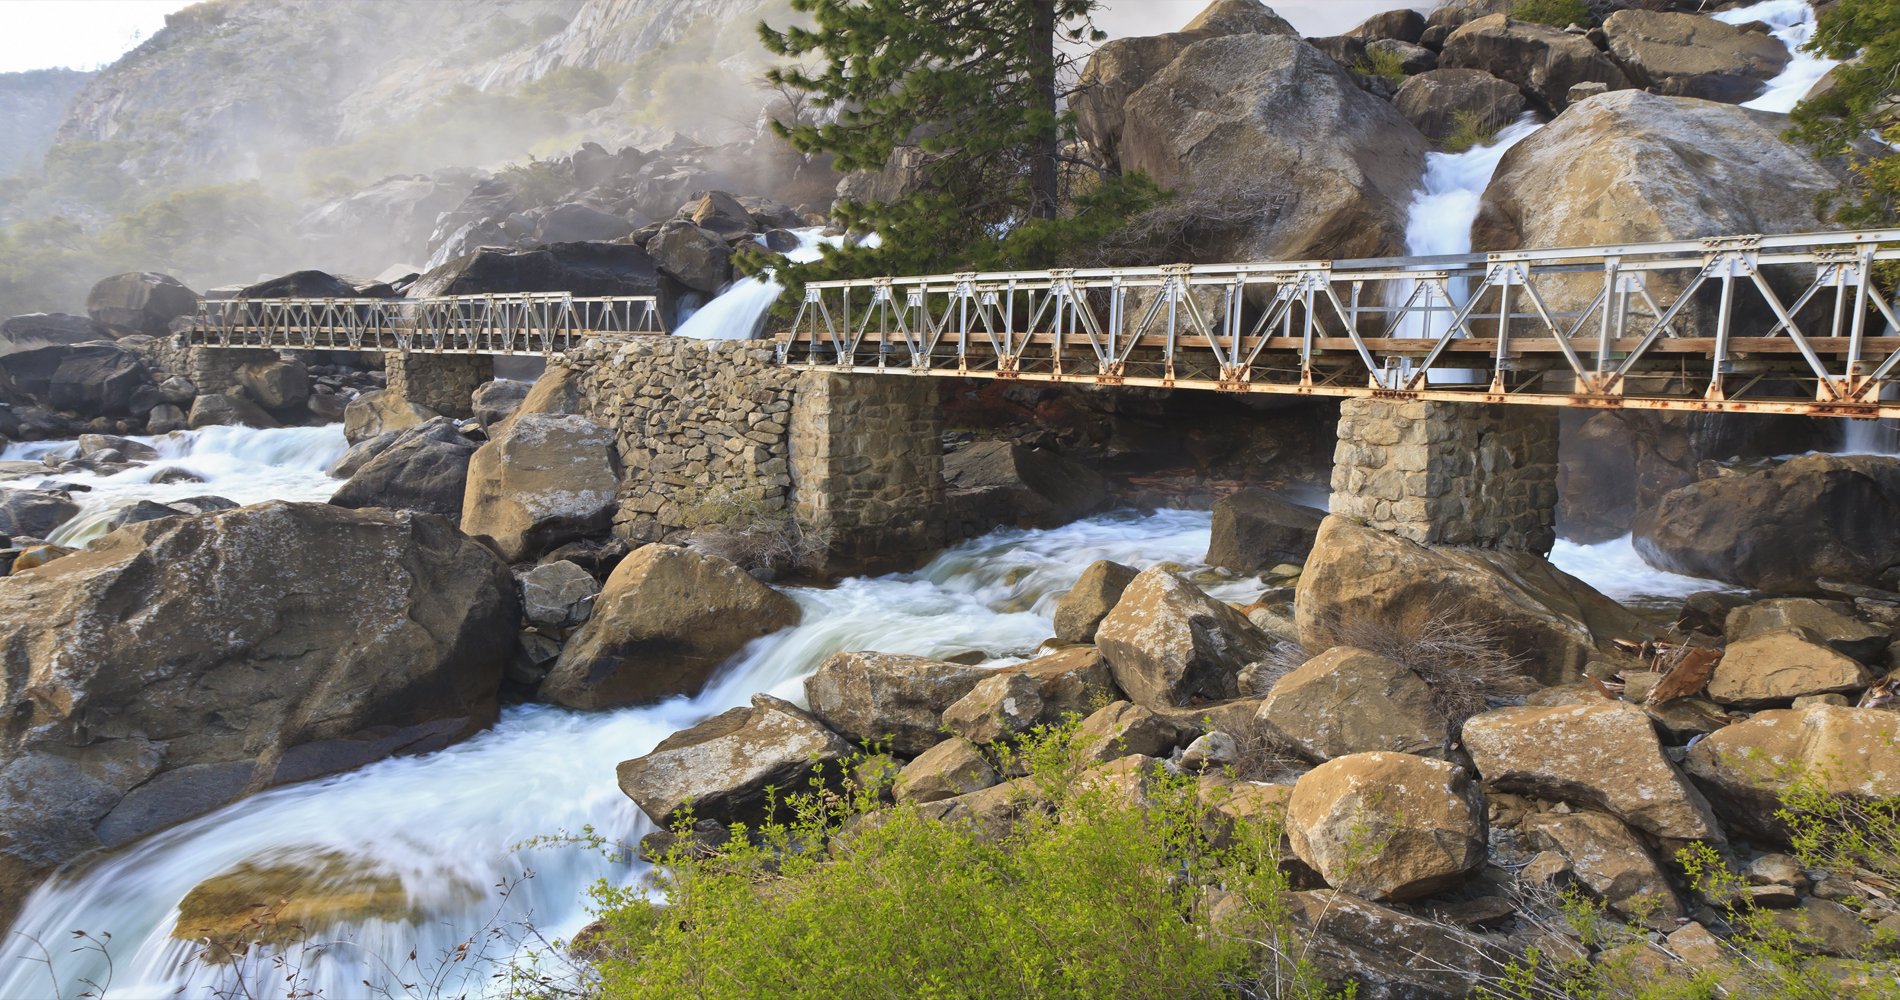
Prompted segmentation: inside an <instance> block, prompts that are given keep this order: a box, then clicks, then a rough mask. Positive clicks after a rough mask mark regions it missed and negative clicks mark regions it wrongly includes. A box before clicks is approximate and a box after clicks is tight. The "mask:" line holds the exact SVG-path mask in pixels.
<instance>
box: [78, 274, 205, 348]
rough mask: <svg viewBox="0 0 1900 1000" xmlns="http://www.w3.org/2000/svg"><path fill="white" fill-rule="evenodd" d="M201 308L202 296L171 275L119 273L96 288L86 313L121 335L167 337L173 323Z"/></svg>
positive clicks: (102, 281) (104, 280)
mask: <svg viewBox="0 0 1900 1000" xmlns="http://www.w3.org/2000/svg"><path fill="white" fill-rule="evenodd" d="M197 308H198V293H197V292H194V291H192V290H191V289H189V288H186V287H185V286H184V285H183V284H182V283H181V282H179V280H178V279H177V278H174V277H172V276H171V275H169V274H156V273H153V272H150V271H145V272H138V271H134V272H128V273H126V274H115V275H113V276H112V277H110V278H105V279H102V280H101V281H100V282H99V283H98V284H96V285H93V286H92V291H91V292H89V293H87V295H86V314H87V315H89V316H91V317H92V319H93V322H96V323H98V324H100V325H101V326H104V327H106V328H107V329H109V330H111V331H112V332H113V333H114V334H116V335H117V336H121V337H125V336H130V335H132V334H141V333H142V334H144V335H146V336H148V337H163V336H166V335H167V334H169V333H170V332H171V322H172V320H174V319H177V318H178V317H180V316H187V315H190V314H191V313H192V312H194V311H195V310H197Z"/></svg>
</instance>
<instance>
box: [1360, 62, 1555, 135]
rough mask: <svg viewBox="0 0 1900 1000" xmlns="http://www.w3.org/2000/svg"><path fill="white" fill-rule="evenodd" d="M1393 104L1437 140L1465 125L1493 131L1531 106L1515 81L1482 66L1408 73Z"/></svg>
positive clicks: (1423, 131)
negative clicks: (1505, 78)
mask: <svg viewBox="0 0 1900 1000" xmlns="http://www.w3.org/2000/svg"><path fill="white" fill-rule="evenodd" d="M1392 104H1393V107H1395V108H1397V109H1398V112H1399V114H1401V115H1404V116H1405V120H1406V121H1408V122H1411V123H1412V126H1413V127H1414V128H1417V129H1418V130H1419V131H1420V132H1422V133H1424V135H1425V138H1427V139H1430V140H1431V141H1433V142H1443V141H1444V140H1445V139H1446V137H1448V136H1450V135H1451V134H1452V133H1453V132H1454V131H1456V130H1457V129H1458V128H1459V126H1460V124H1461V123H1464V124H1468V125H1469V126H1470V127H1472V128H1475V129H1478V130H1479V131H1480V132H1485V133H1488V132H1495V131H1497V130H1499V129H1502V128H1504V127H1505V126H1507V125H1509V124H1511V123H1512V122H1514V121H1517V120H1518V119H1519V118H1520V117H1522V116H1523V114H1524V112H1526V111H1529V110H1530V107H1531V105H1530V102H1529V101H1527V100H1525V99H1524V92H1523V91H1521V90H1519V89H1517V85H1516V84H1514V83H1510V82H1508V81H1505V80H1500V79H1498V78H1497V77H1495V76H1492V75H1491V74H1489V73H1486V72H1485V71H1484V70H1481V69H1435V70H1432V71H1430V72H1428V73H1420V74H1418V75H1417V76H1410V77H1406V79H1405V82H1404V83H1402V84H1400V85H1399V91H1398V93H1397V94H1396V95H1394V96H1393V98H1392Z"/></svg>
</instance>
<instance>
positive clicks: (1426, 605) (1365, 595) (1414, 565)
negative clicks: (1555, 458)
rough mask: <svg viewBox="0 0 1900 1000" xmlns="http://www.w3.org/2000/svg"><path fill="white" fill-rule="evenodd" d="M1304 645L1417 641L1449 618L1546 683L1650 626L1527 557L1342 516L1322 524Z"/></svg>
mask: <svg viewBox="0 0 1900 1000" xmlns="http://www.w3.org/2000/svg"><path fill="white" fill-rule="evenodd" d="M1294 612H1295V613H1294V619H1295V622H1296V624H1297V625H1298V627H1299V631H1300V642H1301V644H1302V645H1304V646H1306V648H1308V649H1325V648H1327V647H1329V646H1332V645H1334V644H1335V640H1336V639H1337V637H1338V636H1339V635H1340V633H1341V632H1342V630H1343V631H1345V632H1347V633H1351V632H1352V631H1353V630H1355V629H1360V628H1374V629H1378V630H1381V631H1385V632H1389V633H1391V634H1395V635H1403V634H1415V633H1416V632H1417V631H1418V630H1420V629H1421V628H1423V627H1424V625H1425V624H1426V623H1427V622H1428V621H1430V620H1431V619H1433V618H1434V617H1439V616H1447V617H1449V618H1451V619H1452V620H1455V621H1459V622H1469V623H1471V624H1472V625H1473V626H1475V627H1478V628H1481V629H1484V630H1486V631H1487V632H1489V633H1491V634H1494V635H1496V636H1497V637H1498V638H1499V640H1501V642H1502V643H1503V646H1504V650H1505V651H1506V652H1508V653H1511V654H1512V655H1515V656H1517V657H1520V658H1521V659H1522V662H1523V665H1524V670H1525V672H1526V673H1528V674H1530V675H1531V676H1534V677H1536V678H1538V679H1539V680H1541V681H1543V682H1545V683H1547V684H1557V683H1564V682H1567V681H1571V680H1575V679H1577V678H1578V677H1580V676H1581V675H1582V671H1583V667H1584V664H1586V663H1588V662H1589V661H1591V660H1593V659H1606V660H1611V661H1615V660H1617V659H1619V658H1620V654H1618V653H1617V652H1616V648H1615V645H1614V641H1615V640H1617V639H1642V638H1646V637H1647V636H1648V635H1649V633H1650V631H1651V629H1650V627H1649V626H1648V625H1646V624H1645V623H1644V622H1642V621H1641V620H1639V619H1638V618H1637V617H1636V616H1635V615H1633V614H1631V613H1630V612H1629V611H1628V610H1627V609H1625V608H1624V607H1623V606H1622V605H1619V604H1617V603H1616V602H1615V601H1612V600H1610V599H1609V598H1607V597H1604V596H1603V595H1602V594H1599V593H1597V592H1596V591H1595V590H1593V589H1591V588H1590V586H1589V585H1588V584H1586V583H1584V582H1583V581H1582V580H1578V579H1576V578H1575V577H1572V576H1570V575H1568V574H1566V573H1564V572H1562V571H1561V570H1558V569H1557V568H1556V567H1555V566H1552V565H1551V564H1550V563H1549V562H1547V561H1545V560H1544V559H1542V558H1539V557H1538V556H1535V555H1532V554H1530V553H1527V552H1509V551H1503V550H1493V549H1462V548H1450V547H1436V548H1434V547H1428V546H1424V545H1420V544H1418V543H1416V542H1413V541H1409V540H1407V539H1404V538H1400V537H1398V536H1397V535H1393V534H1390V533H1388V532H1384V531H1380V530H1378V529H1376V528H1370V527H1367V526H1365V525H1363V524H1358V523H1356V522H1353V521H1351V520H1349V519H1346V518H1342V517H1339V516H1330V517H1328V518H1326V520H1325V522H1324V523H1323V524H1321V525H1320V530H1319V538H1318V541H1317V542H1316V543H1315V544H1314V546H1313V555H1312V557H1311V558H1310V559H1308V560H1307V563H1306V568H1305V571H1304V572H1302V573H1301V574H1300V583H1299V590H1298V593H1297V594H1296V596H1295V598H1294Z"/></svg>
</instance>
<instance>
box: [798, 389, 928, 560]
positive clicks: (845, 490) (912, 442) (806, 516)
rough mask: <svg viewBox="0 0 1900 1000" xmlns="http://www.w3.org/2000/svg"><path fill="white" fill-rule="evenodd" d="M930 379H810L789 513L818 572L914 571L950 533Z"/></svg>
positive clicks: (801, 400) (803, 394)
mask: <svg viewBox="0 0 1900 1000" xmlns="http://www.w3.org/2000/svg"><path fill="white" fill-rule="evenodd" d="M936 390H937V387H936V385H935V384H934V383H933V382H931V381H930V380H929V379H925V378H894V377H890V376H877V375H839V374H834V373H830V372H808V373H806V374H804V375H803V376H801V377H800V380H799V383H798V396H797V399H796V402H795V404H794V405H793V407H792V442H791V443H792V452H791V454H792V495H793V503H794V506H793V510H794V513H795V514H796V516H797V518H798V523H799V525H800V526H801V527H802V528H803V529H804V531H805V534H806V537H807V538H808V539H809V540H810V541H811V542H812V546H811V547H812V550H813V559H814V562H813V565H812V567H811V568H812V569H813V570H814V571H815V572H818V573H820V574H824V575H833V574H836V573H841V572H884V571H891V570H898V569H906V568H909V567H910V566H911V565H914V563H915V559H916V556H917V555H918V554H919V553H925V552H931V551H935V550H936V549H937V548H938V547H939V546H941V545H942V544H943V543H944V541H945V538H946V534H947V517H948V506H947V504H946V503H945V497H944V482H943V447H942V440H943V418H942V415H941V413H940V411H939V407H938V399H937V391H936Z"/></svg>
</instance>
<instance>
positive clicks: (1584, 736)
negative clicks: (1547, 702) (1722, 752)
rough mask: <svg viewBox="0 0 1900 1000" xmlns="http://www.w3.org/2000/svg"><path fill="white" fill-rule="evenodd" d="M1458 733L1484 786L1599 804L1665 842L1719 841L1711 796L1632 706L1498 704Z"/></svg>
mask: <svg viewBox="0 0 1900 1000" xmlns="http://www.w3.org/2000/svg"><path fill="white" fill-rule="evenodd" d="M1463 735H1464V745H1465V749H1466V750H1467V751H1468V752H1469V753H1470V754H1471V760H1472V763H1473V764H1475V765H1476V766H1477V769H1478V774H1479V775H1480V776H1482V777H1483V779H1484V783H1485V785H1486V786H1487V787H1491V788H1496V789H1499V790H1502V791H1507V792H1515V793H1518V794H1522V795H1532V796H1536V797H1539V798H1545V799H1556V800H1559V801H1563V802H1572V803H1575V804H1577V805H1582V806H1591V807H1595V808H1598V809H1603V810H1606V811H1608V812H1610V813H1611V814H1613V815H1615V816H1617V817H1618V818H1620V819H1622V820H1623V821H1624V822H1626V823H1628V824H1630V825H1631V826H1633V827H1636V828H1637V829H1638V830H1641V831H1643V832H1645V833H1647V834H1649V835H1651V836H1654V837H1658V838H1661V839H1663V840H1666V841H1686V840H1708V841H1715V842H1718V843H1719V842H1721V841H1722V840H1723V836H1722V832H1721V829H1720V828H1719V827H1717V826H1716V824H1715V817H1714V816H1713V815H1712V814H1711V812H1710V810H1709V803H1708V800H1706V799H1704V798H1703V797H1702V793H1701V792H1698V791H1697V790H1696V789H1695V787H1694V786H1692V785H1691V784H1690V783H1689V781H1688V780H1687V779H1686V778H1684V777H1683V776H1682V774H1681V773H1680V772H1679V771H1677V770H1676V766H1675V765H1674V764H1672V763H1670V762H1669V758H1668V757H1666V756H1665V755H1664V754H1663V749H1662V744H1661V743H1660V742H1658V741H1657V739H1656V732H1655V730H1654V729H1652V728H1651V727H1650V723H1649V716H1648V715H1646V714H1644V712H1643V710H1642V709H1639V708H1637V707H1635V706H1634V705H1629V704H1626V703H1624V702H1604V703H1602V704H1590V705H1572V706H1565V707H1559V708H1500V709H1496V710H1494V711H1490V712H1486V713H1484V714H1483V715H1476V716H1473V717H1472V718H1471V719H1470V720H1468V721H1467V722H1466V723H1465V725H1464V733H1463ZM1705 742H1706V741H1705Z"/></svg>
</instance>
